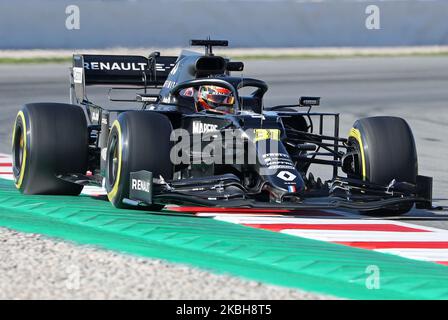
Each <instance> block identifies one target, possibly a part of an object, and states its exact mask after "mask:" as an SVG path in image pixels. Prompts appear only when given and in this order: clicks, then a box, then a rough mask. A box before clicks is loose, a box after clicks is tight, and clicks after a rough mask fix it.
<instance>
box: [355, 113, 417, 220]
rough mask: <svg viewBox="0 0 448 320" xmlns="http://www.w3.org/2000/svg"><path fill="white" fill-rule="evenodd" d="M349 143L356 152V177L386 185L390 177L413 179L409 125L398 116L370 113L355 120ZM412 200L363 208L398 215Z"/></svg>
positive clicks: (414, 168)
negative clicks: (383, 206)
mask: <svg viewBox="0 0 448 320" xmlns="http://www.w3.org/2000/svg"><path fill="white" fill-rule="evenodd" d="M349 144H350V145H351V146H352V148H353V150H356V151H357V153H358V157H357V159H358V162H359V163H357V165H356V166H355V167H356V168H358V172H356V175H357V177H358V178H360V179H362V180H365V181H368V182H371V183H375V184H378V185H383V186H387V185H388V184H389V183H390V182H391V181H392V180H393V179H395V180H396V181H400V182H409V183H412V184H415V183H416V179H417V170H418V164H417V151H416V147H415V142H414V137H413V135H412V131H411V128H410V127H409V125H408V124H407V122H406V121H405V120H403V119H402V118H397V117H370V118H363V119H360V120H357V121H356V122H355V124H354V125H353V128H352V129H351V130H350V134H349ZM412 206H413V203H412V202H410V203H405V204H400V205H396V206H393V207H390V208H386V209H381V210H373V211H366V212H364V213H366V214H371V215H380V216H382V215H399V214H404V213H406V212H408V211H409V210H411V209H412Z"/></svg>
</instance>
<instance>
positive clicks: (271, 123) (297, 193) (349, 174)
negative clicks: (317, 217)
mask: <svg viewBox="0 0 448 320" xmlns="http://www.w3.org/2000/svg"><path fill="white" fill-rule="evenodd" d="M191 44H192V45H200V46H205V54H200V53H197V52H192V51H187V50H185V51H182V53H181V55H180V56H179V57H174V56H161V55H160V53H159V52H154V53H152V54H151V55H149V57H141V56H120V55H74V56H73V67H72V69H71V86H70V93H71V102H72V103H71V104H61V103H32V104H27V105H25V106H23V108H22V109H21V111H19V113H18V115H17V118H16V122H15V125H14V132H13V171H14V176H15V184H16V187H17V188H18V189H19V190H20V191H21V192H23V193H24V194H58V195H79V194H80V192H81V191H82V189H83V186H85V185H96V186H104V187H105V188H106V190H107V195H108V199H109V200H110V202H112V204H113V205H114V206H115V207H118V208H143V209H147V210H160V209H161V208H163V207H164V205H166V204H180V205H186V204H190V205H191V204H195V205H205V206H220V207H252V208H283V209H285V208H286V209H293V210H296V209H297V210H298V209H334V208H348V209H355V210H358V211H360V212H363V213H367V214H373V215H375V214H377V215H390V214H402V213H406V212H408V211H409V210H410V209H411V208H412V207H413V205H414V204H415V205H416V207H417V208H431V206H432V199H431V198H432V178H430V177H425V176H420V175H418V174H417V153H416V148H415V143H414V138H413V135H412V132H411V129H410V128H409V125H408V124H407V123H406V121H405V120H403V119H401V118H396V117H386V116H381V117H370V118H363V119H360V120H357V121H356V122H355V124H354V125H353V128H352V129H351V131H350V133H349V135H348V137H347V138H345V137H344V138H343V137H340V136H339V114H337V113H316V112H312V111H311V109H312V107H314V106H318V105H319V103H320V98H318V97H301V98H300V99H299V100H298V103H296V104H293V105H278V106H271V107H267V106H264V104H263V95H264V94H265V93H266V91H267V90H268V86H267V84H266V83H265V82H264V81H262V80H257V79H252V78H246V77H241V76H232V75H231V73H232V72H235V71H242V70H243V68H244V65H243V63H241V62H232V61H230V60H229V59H226V58H223V57H220V56H216V55H214V54H213V52H212V48H213V46H227V41H221V40H192V41H191ZM87 86H108V87H111V89H110V91H109V99H110V100H112V101H122V102H129V101H131V102H134V103H138V104H139V106H141V110H135V108H134V110H132V109H126V110H111V109H106V108H104V107H100V106H98V105H96V104H94V103H93V102H91V101H89V99H88V98H87V94H86V87H87ZM129 88H131V89H134V90H135V91H137V94H136V97H135V98H134V96H133V97H132V99H121V100H120V99H116V98H115V99H113V98H111V92H112V91H114V92H115V91H116V90H127V89H129ZM126 92H129V91H126ZM327 122H330V123H331V130H334V131H333V132H334V133H333V134H331V135H325V134H324V123H327ZM326 129H328V128H326ZM311 164H318V165H324V166H330V167H332V173H333V174H332V178H331V179H329V180H326V181H322V179H321V178H317V179H316V178H315V177H314V175H313V174H312V173H311V172H309V168H310V165H311Z"/></svg>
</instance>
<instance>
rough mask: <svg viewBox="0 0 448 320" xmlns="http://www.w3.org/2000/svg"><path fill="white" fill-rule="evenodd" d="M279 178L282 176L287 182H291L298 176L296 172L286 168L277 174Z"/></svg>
mask: <svg viewBox="0 0 448 320" xmlns="http://www.w3.org/2000/svg"><path fill="white" fill-rule="evenodd" d="M277 178H280V179H282V180H283V181H286V182H291V181H294V179H295V178H297V176H296V175H295V174H293V173H292V172H289V171H285V170H284V171H280V172H279V173H278V174H277Z"/></svg>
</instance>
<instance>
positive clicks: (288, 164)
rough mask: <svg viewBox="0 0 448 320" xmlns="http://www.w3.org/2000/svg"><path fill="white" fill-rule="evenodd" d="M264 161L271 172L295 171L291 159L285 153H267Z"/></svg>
mask: <svg viewBox="0 0 448 320" xmlns="http://www.w3.org/2000/svg"><path fill="white" fill-rule="evenodd" d="M263 160H264V163H265V165H266V166H267V168H268V169H271V170H279V169H290V170H294V169H295V167H294V163H293V162H292V161H291V158H290V157H289V155H287V154H285V153H266V154H264V155H263Z"/></svg>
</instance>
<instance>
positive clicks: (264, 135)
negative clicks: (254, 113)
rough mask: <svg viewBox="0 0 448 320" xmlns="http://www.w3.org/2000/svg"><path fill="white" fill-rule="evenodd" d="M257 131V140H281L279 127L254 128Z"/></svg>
mask: <svg viewBox="0 0 448 320" xmlns="http://www.w3.org/2000/svg"><path fill="white" fill-rule="evenodd" d="M254 132H255V142H257V141H260V140H269V139H271V140H276V141H278V140H280V130H279V129H254Z"/></svg>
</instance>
